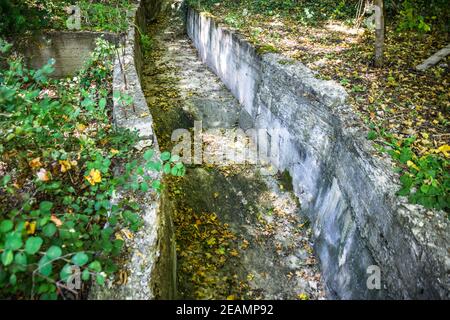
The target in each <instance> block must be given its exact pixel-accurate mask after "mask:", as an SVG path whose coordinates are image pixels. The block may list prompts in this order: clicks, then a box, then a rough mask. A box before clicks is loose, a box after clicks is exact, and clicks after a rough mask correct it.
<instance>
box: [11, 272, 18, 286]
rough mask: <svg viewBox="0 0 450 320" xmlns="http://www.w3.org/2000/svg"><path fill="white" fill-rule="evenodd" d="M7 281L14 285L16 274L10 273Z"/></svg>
mask: <svg viewBox="0 0 450 320" xmlns="http://www.w3.org/2000/svg"><path fill="white" fill-rule="evenodd" d="M9 283H10V284H11V285H12V286H15V285H16V284H17V276H16V275H15V274H12V275H11V276H10V277H9Z"/></svg>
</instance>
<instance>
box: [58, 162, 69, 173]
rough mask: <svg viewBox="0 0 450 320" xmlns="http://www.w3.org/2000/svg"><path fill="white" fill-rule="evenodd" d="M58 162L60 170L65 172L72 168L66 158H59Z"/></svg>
mask: <svg viewBox="0 0 450 320" xmlns="http://www.w3.org/2000/svg"><path fill="white" fill-rule="evenodd" d="M58 162H59V164H60V165H61V172H63V173H64V172H67V171H69V170H70V169H71V168H72V164H71V163H70V162H69V161H67V160H59V161H58Z"/></svg>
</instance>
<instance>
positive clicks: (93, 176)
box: [85, 169, 102, 186]
mask: <svg viewBox="0 0 450 320" xmlns="http://www.w3.org/2000/svg"><path fill="white" fill-rule="evenodd" d="M85 178H86V180H87V181H89V183H90V184H91V185H93V186H95V184H96V183H100V182H102V174H101V173H100V171H99V170H97V169H91V171H90V172H89V175H88V176H85Z"/></svg>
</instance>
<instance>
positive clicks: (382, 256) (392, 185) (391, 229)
mask: <svg viewBox="0 0 450 320" xmlns="http://www.w3.org/2000/svg"><path fill="white" fill-rule="evenodd" d="M186 29H187V33H188V35H189V37H190V38H191V39H192V41H193V43H194V45H195V46H196V48H197V50H198V53H199V55H200V57H201V58H202V60H203V61H205V62H206V63H207V64H208V66H210V68H211V69H212V70H213V71H214V72H215V73H216V74H217V75H218V76H219V77H220V78H221V79H222V81H223V82H224V83H225V84H226V85H227V87H228V88H229V89H230V90H231V92H232V93H233V94H234V96H235V97H236V98H237V99H238V100H239V101H240V103H241V104H242V105H243V106H244V109H245V111H244V112H243V113H242V114H241V125H242V126H243V128H244V129H247V128H249V127H254V128H262V129H265V130H267V131H268V132H272V131H274V129H280V132H283V134H282V136H281V137H280V139H279V141H278V144H279V145H278V148H279V151H280V153H279V154H278V155H277V159H276V165H277V166H278V168H279V169H280V170H285V169H286V170H288V171H289V173H290V174H291V176H292V178H293V185H294V190H295V193H296V194H297V196H298V197H299V198H300V200H301V203H302V206H303V209H304V213H305V214H307V215H308V216H309V218H310V220H311V221H312V225H313V230H314V237H315V250H316V254H317V256H318V257H319V259H320V261H321V268H322V271H323V276H324V279H325V282H326V284H327V288H328V292H329V295H330V297H337V298H344V299H360V298H379V299H383V298H407V299H409V298H442V299H445V298H449V287H450V286H449V278H448V274H449V270H450V259H449V254H448V243H449V236H450V226H449V224H448V222H447V220H446V218H445V214H444V213H443V212H433V211H427V210H426V209H424V208H423V207H420V206H415V205H410V204H408V203H407V201H406V200H405V199H403V198H399V197H397V196H396V195H395V192H396V190H398V185H396V181H398V177H397V176H396V175H395V174H394V173H393V172H392V168H393V163H392V162H391V161H390V160H389V158H387V157H384V156H380V155H378V154H377V153H376V151H375V150H374V149H373V148H372V146H371V144H370V142H369V141H367V140H366V138H365V137H366V136H367V131H366V130H365V129H364V128H362V127H361V125H360V123H361V120H360V119H358V118H357V116H356V115H355V114H354V113H353V111H352V109H351V108H350V107H349V106H348V105H346V98H347V94H346V92H345V90H344V89H343V88H342V87H341V86H339V85H337V84H336V83H334V82H332V81H322V80H319V79H316V78H315V77H314V74H313V73H312V72H311V71H310V70H309V69H308V68H306V67H305V66H304V65H302V64H301V63H299V62H296V61H292V60H289V59H287V58H285V57H283V56H281V55H278V54H264V55H259V54H258V53H257V51H256V49H255V48H254V47H253V46H252V45H250V44H249V43H248V42H247V41H245V40H244V39H242V37H240V36H239V35H238V34H237V33H235V32H233V31H231V30H229V29H227V28H225V27H223V26H220V25H218V24H217V23H216V22H215V21H214V19H212V18H211V17H208V16H207V15H205V14H200V13H198V12H196V11H195V10H192V9H187V12H186ZM371 265H377V266H379V267H380V269H381V283H382V288H381V289H380V290H369V289H368V288H367V285H366V281H367V277H368V276H369V275H368V274H367V268H368V267H369V266H371Z"/></svg>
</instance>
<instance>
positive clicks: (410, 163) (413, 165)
mask: <svg viewBox="0 0 450 320" xmlns="http://www.w3.org/2000/svg"><path fill="white" fill-rule="evenodd" d="M406 165H407V166H408V167H410V168H414V169H416V170H417V171H420V169H419V167H418V166H416V164H415V163H414V162H412V161H411V160H408V161H407V162H406Z"/></svg>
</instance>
